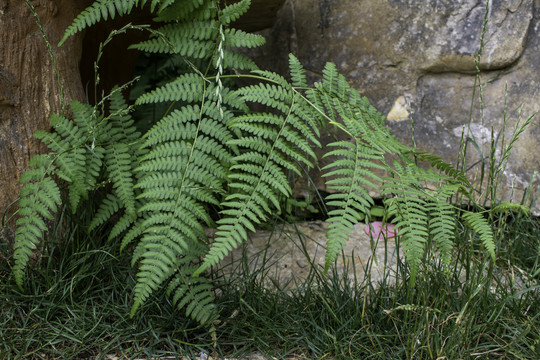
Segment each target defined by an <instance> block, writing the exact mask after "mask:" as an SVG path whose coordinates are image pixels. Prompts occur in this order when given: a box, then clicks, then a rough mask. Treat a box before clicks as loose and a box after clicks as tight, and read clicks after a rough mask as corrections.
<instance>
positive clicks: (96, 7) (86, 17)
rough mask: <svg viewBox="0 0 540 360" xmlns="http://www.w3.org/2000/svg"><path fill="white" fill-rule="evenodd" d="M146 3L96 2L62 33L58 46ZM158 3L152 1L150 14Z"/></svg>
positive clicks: (124, 0)
mask: <svg viewBox="0 0 540 360" xmlns="http://www.w3.org/2000/svg"><path fill="white" fill-rule="evenodd" d="M146 2H147V0H96V1H94V3H93V4H92V5H90V6H89V7H87V8H86V9H85V10H84V11H83V12H81V13H80V14H79V15H78V16H77V17H76V18H75V20H73V23H72V24H71V25H70V26H69V27H68V28H67V29H66V31H65V32H64V36H63V37H62V39H61V40H60V42H59V43H58V46H61V45H62V44H63V43H64V42H65V41H66V40H67V38H68V37H70V36H72V35H75V34H76V33H78V32H79V31H82V30H83V29H86V28H87V27H90V26H92V25H94V24H96V23H97V22H99V21H101V19H103V20H107V19H108V18H109V17H110V18H111V19H114V18H115V16H116V15H117V14H118V15H120V16H123V15H126V14H129V13H131V10H133V8H134V7H136V6H138V5H139V3H140V5H141V7H143V6H144V5H145V4H146ZM160 2H163V0H152V4H151V11H152V12H153V11H154V10H155V8H156V5H158V4H159V3H160Z"/></svg>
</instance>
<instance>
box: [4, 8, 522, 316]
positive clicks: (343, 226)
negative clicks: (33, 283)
mask: <svg viewBox="0 0 540 360" xmlns="http://www.w3.org/2000/svg"><path fill="white" fill-rule="evenodd" d="M145 4H149V6H148V9H149V10H150V11H151V12H153V13H154V14H155V15H156V18H155V20H156V21H160V22H163V24H161V26H160V27H159V28H158V29H156V30H152V31H151V33H152V36H151V37H150V38H149V39H148V40H146V41H143V42H141V43H139V44H135V45H133V46H131V47H132V48H135V49H138V50H141V51H145V52H147V53H160V54H166V55H167V56H168V57H169V58H168V60H167V61H166V62H165V64H164V65H163V67H162V68H161V69H160V71H161V72H163V73H166V72H168V71H170V69H171V68H174V71H172V72H173V73H174V77H172V76H171V79H172V80H171V81H168V80H166V81H160V82H159V85H158V86H157V87H156V88H152V89H151V90H149V91H146V92H143V93H142V94H140V93H139V94H140V96H138V97H136V101H135V105H134V107H140V106H142V105H150V106H153V105H158V104H159V105H160V106H161V107H162V108H163V113H164V115H163V116H162V117H161V118H160V119H159V120H158V121H157V122H155V123H153V124H152V126H151V128H150V130H148V131H146V132H145V133H144V134H143V135H141V134H140V133H139V131H138V130H137V129H136V127H135V124H134V120H133V118H132V116H131V111H132V107H131V106H129V105H128V104H127V103H126V101H125V100H124V98H123V97H122V95H121V91H122V89H123V88H124V87H122V88H115V89H113V90H112V92H111V93H110V94H109V95H108V96H107V97H106V98H105V99H103V100H102V101H101V102H100V103H99V104H97V105H96V106H90V105H85V104H81V103H78V102H73V103H72V104H71V108H72V111H73V119H67V118H65V117H62V116H58V115H53V116H51V119H50V121H51V125H52V126H53V131H51V132H45V131H38V132H36V134H35V135H36V137H37V138H38V139H41V140H42V141H43V142H44V143H45V144H46V145H47V146H48V148H49V149H50V151H51V152H50V154H48V155H43V156H37V157H34V158H33V159H32V160H31V162H30V169H29V170H28V171H27V172H26V173H25V174H24V175H23V176H22V178H21V182H22V183H24V184H25V185H24V186H23V188H22V191H21V201H20V210H19V215H20V219H19V220H18V222H17V225H18V229H17V232H16V244H15V267H14V274H15V279H16V282H17V284H18V285H19V286H22V283H23V275H24V269H25V267H26V265H27V263H28V261H29V258H30V256H31V252H32V250H33V249H35V248H36V247H37V245H38V244H39V242H40V240H41V239H42V237H43V233H44V232H45V231H46V229H47V227H46V223H45V221H44V219H50V218H52V217H53V215H54V213H55V212H56V211H57V209H58V206H59V204H60V190H59V188H60V187H59V186H58V183H57V181H58V182H60V181H61V182H63V183H64V184H65V185H66V188H67V196H68V198H69V203H70V206H71V209H72V211H73V212H76V211H77V209H78V208H79V207H80V204H81V202H82V201H83V200H85V199H88V198H90V197H92V198H94V199H95V202H96V203H97V206H96V210H95V212H94V214H93V218H92V220H91V222H90V224H89V228H88V230H89V231H101V230H102V229H101V228H107V231H109V239H111V240H112V239H117V238H118V239H119V240H118V241H119V242H120V249H121V250H122V251H127V250H129V251H133V256H132V264H133V266H136V267H137V275H136V277H137V281H136V285H135V288H134V296H133V299H134V300H133V306H132V308H131V314H132V316H133V314H134V313H135V312H136V311H137V310H138V309H140V308H141V306H143V305H144V303H145V302H146V301H147V300H148V298H149V297H150V296H151V295H152V294H153V293H154V292H155V291H157V290H159V289H161V288H166V289H167V294H168V296H170V297H171V298H172V301H173V303H174V304H175V305H176V306H177V307H178V308H184V309H185V313H186V316H190V317H192V318H193V319H195V320H196V321H198V322H200V323H202V324H208V323H211V322H212V321H213V320H214V319H215V318H216V316H217V309H216V308H215V305H214V304H213V288H212V282H211V281H210V280H209V279H208V278H207V277H205V276H203V272H204V271H206V270H207V269H209V268H210V267H212V266H214V265H216V264H217V263H218V262H219V261H220V260H222V259H223V258H224V256H226V255H227V254H228V253H229V252H230V251H231V250H232V249H233V248H235V247H237V246H238V245H239V244H241V243H243V242H245V241H246V240H247V238H248V233H249V232H250V231H255V230H256V227H257V226H258V225H260V224H263V223H265V222H267V221H268V219H269V218H270V217H271V216H272V215H273V214H274V213H278V214H279V213H281V212H282V206H283V204H291V203H293V202H294V200H293V199H289V198H290V197H291V196H292V194H293V192H292V189H291V184H290V176H289V175H290V174H291V173H293V174H295V175H298V176H302V174H303V173H305V171H306V169H309V168H310V167H312V166H314V165H315V163H316V161H317V157H316V154H315V151H314V148H315V147H319V146H320V143H319V137H320V134H319V131H320V128H323V129H325V131H331V130H334V131H337V132H342V133H343V134H345V135H346V136H347V137H348V138H349V139H350V141H334V142H332V143H331V144H329V146H328V151H327V152H326V154H325V155H324V156H325V157H327V158H329V159H331V163H330V164H329V165H327V166H325V167H324V168H323V170H324V172H325V174H324V177H325V178H326V179H327V180H326V184H327V187H328V188H329V189H330V190H331V192H332V193H331V194H330V195H329V196H328V197H327V198H326V205H327V206H329V207H331V208H332V210H331V211H330V212H329V219H328V221H329V223H330V225H329V229H328V243H327V253H326V258H325V271H327V270H328V269H329V267H330V266H331V264H332V263H333V262H334V261H335V259H336V257H337V254H338V253H339V252H340V251H341V250H342V248H343V244H344V242H345V240H346V239H347V237H348V236H349V235H350V233H351V231H352V229H353V227H354V225H355V224H356V223H358V222H360V221H361V220H363V219H364V218H366V217H368V218H369V209H370V208H371V207H372V206H373V203H374V201H373V199H372V197H371V195H370V190H375V189H380V190H381V192H382V193H383V195H385V196H386V198H385V204H386V206H387V210H388V216H389V217H390V218H392V221H393V222H394V224H395V225H396V227H397V228H399V231H398V237H399V241H400V245H401V246H402V249H403V251H404V253H405V258H406V260H407V263H408V264H409V267H410V270H411V284H414V281H415V278H416V276H417V274H418V272H419V271H420V269H421V265H422V261H423V260H424V258H425V254H426V251H427V250H429V249H428V248H427V246H428V245H431V244H433V246H434V247H435V250H436V251H437V252H438V253H439V254H440V256H441V258H442V261H443V263H444V264H448V263H449V261H450V257H451V254H452V251H453V241H454V232H455V228H456V220H455V215H456V212H455V210H454V208H453V207H452V206H451V204H450V199H451V198H452V196H453V194H454V193H455V192H456V191H461V192H464V193H465V194H466V195H467V191H468V189H470V184H469V182H468V181H467V179H466V178H465V176H464V174H463V173H462V172H460V171H458V170H456V169H455V168H454V167H452V166H451V165H450V164H447V163H445V162H443V161H442V160H441V159H440V158H439V157H437V156H434V155H431V154H427V153H424V152H420V151H418V150H416V149H413V148H410V147H407V146H405V145H403V144H401V143H400V142H399V141H397V140H396V138H395V137H394V136H392V135H391V134H390V132H389V130H388V128H387V127H385V124H384V117H383V116H381V114H379V113H378V112H377V110H376V109H375V108H374V107H373V106H371V105H370V103H369V101H368V100H367V99H366V98H365V97H362V96H361V95H360V94H359V93H358V92H357V91H356V90H355V89H353V88H351V87H350V85H349V84H348V82H347V81H346V79H345V77H343V76H342V75H340V74H339V73H338V71H337V69H336V66H335V65H333V64H331V63H329V64H327V65H326V66H325V68H324V70H323V76H322V80H321V81H319V82H317V83H315V84H314V86H313V87H310V86H308V81H307V78H306V74H305V70H304V69H303V67H302V65H301V64H300V62H299V61H298V59H296V58H295V57H294V56H292V55H291V56H290V58H289V69H290V81H289V80H287V79H286V78H285V77H284V76H281V75H279V74H276V73H273V72H270V71H264V70H259V69H258V68H257V66H256V64H255V63H254V62H253V61H252V60H251V59H249V58H247V57H246V56H245V55H243V54H242V53H240V52H239V51H238V49H237V48H238V47H248V48H250V47H255V46H260V45H262V44H263V43H264V39H263V38H262V37H261V36H259V35H254V34H248V33H246V32H243V31H241V30H237V29H234V28H231V27H230V25H231V23H233V22H234V21H236V20H237V19H238V18H239V17H240V16H241V15H242V14H244V13H245V12H247V10H248V8H249V5H250V1H249V0H241V1H238V2H235V3H234V4H231V5H226V6H225V5H223V2H221V1H217V0H215V1H214V0H152V1H147V0H141V1H138V0H97V1H95V2H94V4H92V5H91V6H90V7H89V8H87V9H86V10H84V11H83V12H82V13H81V14H80V15H79V16H78V17H77V18H76V19H75V20H74V22H73V24H72V25H71V26H70V27H69V28H68V29H67V30H66V33H65V35H64V37H63V38H62V40H61V43H62V42H64V41H65V40H66V39H67V38H68V37H69V36H71V35H74V34H76V33H77V32H79V31H81V30H82V29H84V28H86V27H88V26H91V25H93V24H95V23H96V22H98V21H100V20H102V19H104V20H106V19H108V18H114V17H115V16H117V15H125V14H129V13H130V12H131V11H132V10H133V9H134V8H135V7H137V6H139V7H144V6H145ZM180 65H183V68H181V69H182V70H179V69H180ZM236 70H250V71H251V73H250V74H249V75H247V76H248V77H250V78H252V79H258V80H259V82H258V83H252V84H251V85H248V86H245V87H242V88H240V89H237V90H233V89H232V88H231V87H230V86H229V85H230V83H229V82H228V81H230V80H228V78H231V77H233V76H234V77H236V76H238V75H237V74H236V73H235V74H234V75H231V73H232V71H236ZM228 71H231V73H228ZM168 74H170V73H168ZM161 80H163V79H161ZM149 83H150V81H148V82H146V83H144V86H141V87H145V86H146V87H147V88H149V87H150V85H149ZM105 101H107V102H108V106H105V104H104V102H105ZM248 104H256V105H257V108H263V109H264V110H263V111H260V112H255V111H250V109H249V107H248ZM104 109H107V110H106V111H105V110H104ZM165 109H167V110H166V111H165ZM328 125H331V126H328ZM391 159H392V160H393V161H392V162H390V160H391ZM417 161H423V162H429V163H431V165H432V169H429V170H422V169H421V168H419V167H418V166H417V164H416V163H417ZM383 173H386V174H390V176H386V177H383ZM285 206H287V205H285ZM210 208H212V209H218V210H219V214H218V215H219V216H218V219H217V221H216V222H214V219H213V218H212V217H211V216H210V210H209V209H210ZM513 208H514V207H511V206H506V205H504V204H502V205H501V206H500V207H499V208H497V209H494V210H493V212H496V211H499V210H501V211H505V210H506V209H513ZM462 218H463V220H464V221H465V224H466V225H467V226H468V227H470V228H471V229H472V230H473V231H474V232H476V233H478V235H479V238H480V240H481V241H482V243H483V245H484V247H485V248H486V249H487V251H488V252H489V253H490V254H491V256H494V255H495V250H494V249H495V245H494V242H493V236H492V233H491V228H490V225H489V222H488V221H487V220H486V219H485V218H484V217H483V216H482V215H481V214H476V213H470V212H464V213H463V216H462ZM111 219H114V224H111V227H105V225H106V224H107V223H108V222H111ZM204 225H207V226H216V225H217V232H216V235H217V237H216V239H215V240H214V241H213V242H212V243H210V241H209V240H208V239H207V238H206V235H205V231H204V228H203V226H204ZM120 239H121V240H120Z"/></svg>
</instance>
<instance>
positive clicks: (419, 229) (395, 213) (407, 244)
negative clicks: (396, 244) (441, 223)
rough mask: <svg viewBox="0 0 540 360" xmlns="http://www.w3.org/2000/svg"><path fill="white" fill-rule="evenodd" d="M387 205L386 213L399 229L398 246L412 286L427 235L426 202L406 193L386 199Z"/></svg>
mask: <svg viewBox="0 0 540 360" xmlns="http://www.w3.org/2000/svg"><path fill="white" fill-rule="evenodd" d="M387 205H388V215H389V216H390V217H394V219H393V220H392V223H393V224H394V225H395V227H396V228H398V229H399V237H400V246H401V248H402V249H403V252H404V253H405V259H406V260H407V263H408V264H409V268H410V272H411V280H410V281H411V285H412V286H414V283H415V280H416V276H417V274H418V271H419V269H420V263H421V261H422V258H423V256H424V252H425V244H426V242H427V240H428V237H429V229H428V214H427V213H426V208H427V204H426V201H425V200H424V199H423V198H419V197H414V196H410V195H408V196H405V197H395V198H393V199H391V200H388V201H387Z"/></svg>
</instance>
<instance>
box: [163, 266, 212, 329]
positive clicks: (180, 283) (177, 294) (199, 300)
mask: <svg viewBox="0 0 540 360" xmlns="http://www.w3.org/2000/svg"><path fill="white" fill-rule="evenodd" d="M195 260H196V258H194V257H185V258H183V259H182V262H181V265H183V266H182V268H181V270H180V271H178V272H177V273H176V274H175V276H174V278H173V279H172V281H171V282H170V283H169V286H168V287H167V294H168V295H169V296H172V300H173V304H174V305H175V306H176V307H177V308H183V307H185V308H186V315H187V316H190V317H191V318H192V319H194V320H196V321H198V322H199V323H201V324H207V323H211V322H212V321H213V320H214V319H215V318H216V316H217V312H216V307H215V305H214V304H213V301H214V295H213V285H212V283H211V282H210V281H209V280H208V279H206V278H203V277H193V276H191V274H192V273H193V271H194V270H195V267H194V266H193V265H190V264H189V262H193V261H195Z"/></svg>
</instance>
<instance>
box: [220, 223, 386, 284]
mask: <svg viewBox="0 0 540 360" xmlns="http://www.w3.org/2000/svg"><path fill="white" fill-rule="evenodd" d="M327 226H328V224H327V223H325V222H322V221H314V222H303V223H297V224H291V225H278V226H277V227H275V228H274V230H272V231H266V230H259V231H257V232H256V233H252V234H251V236H250V241H249V243H247V244H245V246H244V247H240V248H238V249H235V250H233V251H232V252H231V254H229V255H228V256H227V257H226V258H225V259H224V260H223V261H222V262H221V263H220V265H219V267H220V269H223V270H224V272H225V273H226V274H232V273H233V272H234V269H235V267H237V266H238V265H239V263H238V262H239V261H240V260H241V259H247V261H249V263H248V264H249V267H250V270H251V271H255V270H261V269H262V267H263V264H265V265H264V272H265V274H266V278H265V280H267V281H268V283H269V284H271V283H272V281H278V282H279V283H280V284H281V285H284V286H285V287H286V288H295V287H296V285H297V284H301V283H302V282H303V280H305V279H307V277H308V275H309V273H310V270H311V263H313V265H314V266H316V267H319V268H320V269H323V268H324V257H325V254H326V247H325V245H326V230H327ZM364 227H365V225H364V224H357V225H356V226H355V229H354V231H353V233H352V234H351V236H350V237H349V239H348V241H347V243H346V244H345V246H344V247H343V254H344V256H338V258H337V260H336V263H335V265H334V266H335V271H336V273H337V274H339V275H342V274H343V272H344V271H347V274H348V277H349V278H350V279H351V280H352V279H353V278H354V276H356V278H357V279H358V281H359V282H361V281H362V280H363V279H364V270H365V268H366V266H367V265H371V282H372V283H373V284H376V283H377V282H379V281H381V280H382V278H383V276H384V272H385V253H386V251H385V244H384V242H385V241H384V239H383V238H382V237H381V238H380V239H379V240H378V241H376V240H372V239H371V238H370V236H369V235H367V234H366V232H365V231H364ZM386 246H387V251H388V252H387V254H388V260H387V261H386V266H388V267H391V268H392V267H393V268H395V266H396V260H395V242H394V239H388V241H387V244H386ZM244 254H245V255H247V256H246V257H244V258H243V257H242V256H243V255H244ZM373 255H375V258H373ZM371 259H373V260H374V261H373V262H372V263H371ZM352 260H354V266H355V268H354V270H355V271H352V266H353V265H352V262H351V261H352ZM387 270H388V269H387Z"/></svg>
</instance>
